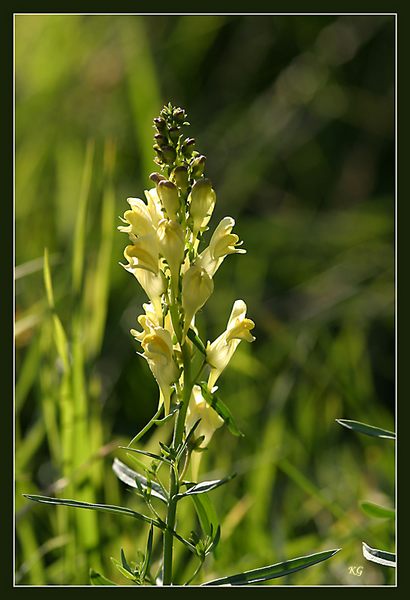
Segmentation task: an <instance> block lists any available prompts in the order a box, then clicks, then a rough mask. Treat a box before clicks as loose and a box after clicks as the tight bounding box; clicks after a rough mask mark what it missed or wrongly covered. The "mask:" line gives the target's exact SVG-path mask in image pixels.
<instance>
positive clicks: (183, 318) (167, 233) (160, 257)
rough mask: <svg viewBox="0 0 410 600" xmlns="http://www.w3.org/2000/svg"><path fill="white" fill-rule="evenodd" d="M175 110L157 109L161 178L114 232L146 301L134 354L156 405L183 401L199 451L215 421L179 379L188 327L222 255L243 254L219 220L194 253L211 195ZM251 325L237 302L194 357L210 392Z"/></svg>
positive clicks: (188, 352)
mask: <svg viewBox="0 0 410 600" xmlns="http://www.w3.org/2000/svg"><path fill="white" fill-rule="evenodd" d="M175 110H176V112H175ZM175 110H174V112H175V115H174V112H172V110H171V108H166V109H164V111H165V112H164V111H162V112H161V115H162V114H163V113H164V115H165V116H163V117H161V118H158V119H156V120H155V121H154V125H155V127H156V128H157V130H158V131H157V134H156V135H155V140H156V142H155V145H154V149H155V152H156V153H157V157H156V159H155V162H156V163H157V164H158V165H159V166H160V168H161V173H152V174H151V175H150V179H151V181H153V182H154V184H155V187H152V188H151V189H149V190H146V191H145V201H144V200H141V199H140V198H128V204H129V205H130V208H129V209H128V210H126V211H125V213H124V215H123V218H122V219H121V220H122V222H123V223H122V225H120V226H119V227H118V229H119V230H120V231H121V232H123V233H126V234H127V235H128V237H129V240H130V242H129V244H128V245H127V246H126V248H125V250H124V257H125V259H126V261H127V262H126V264H123V265H122V266H123V267H124V268H125V269H126V270H127V271H129V272H130V273H132V274H133V275H134V277H135V278H136V279H137V281H138V282H139V283H140V285H141V287H142V288H143V290H144V291H145V293H146V294H147V296H148V298H149V300H150V302H149V303H147V304H144V309H145V314H143V315H140V316H139V317H138V322H139V324H140V326H141V327H142V330H141V331H136V330H134V329H133V330H131V333H132V335H133V336H134V338H135V339H136V340H137V341H138V342H139V343H140V344H141V348H142V353H141V355H142V356H143V357H144V358H145V360H147V362H148V365H149V367H150V369H151V371H152V373H153V375H154V377H155V379H156V381H157V384H158V387H159V392H160V397H159V403H160V405H161V404H162V403H163V404H164V408H165V413H166V414H168V413H169V412H170V401H171V397H174V396H173V392H175V398H176V402H177V403H180V405H181V403H182V402H183V398H185V403H186V404H187V406H185V412H184V415H185V416H186V418H187V421H186V423H185V431H188V429H187V426H188V425H189V423H190V422H191V420H192V419H193V418H196V420H197V419H198V418H200V419H201V423H200V426H199V431H201V432H202V433H201V435H203V436H204V444H205V445H206V444H207V443H208V442H209V440H210V438H211V436H212V434H213V432H214V430H215V429H216V428H217V427H219V426H220V425H221V424H222V421H221V418H220V417H219V416H218V414H217V413H216V412H215V411H214V409H213V408H212V407H210V406H209V405H208V404H207V402H206V400H205V399H204V398H203V397H202V394H201V389H200V387H199V386H198V385H197V384H198V383H199V382H198V381H195V380H194V381H189V382H187V380H186V373H184V369H185V366H186V361H187V360H189V361H193V360H194V359H195V356H194V355H195V354H196V353H198V352H199V350H198V349H197V348H196V347H195V346H194V345H193V344H192V343H191V340H190V339H188V337H189V336H188V332H189V329H190V328H192V329H193V330H194V335H195V336H197V337H198V333H197V330H196V328H195V317H196V314H197V313H198V311H199V310H200V309H201V308H202V307H203V306H204V305H205V304H206V302H207V300H208V299H209V297H210V296H211V294H212V292H213V289H214V281H213V278H214V276H215V273H216V272H217V270H218V268H219V267H220V266H221V264H222V262H223V261H224V259H225V258H226V256H228V255H229V254H243V253H245V250H243V249H242V248H240V246H241V244H242V242H240V241H239V237H238V236H237V235H236V234H235V233H233V232H232V230H233V227H234V225H235V221H234V219H233V218H232V217H224V218H223V219H222V220H221V222H220V223H219V225H218V226H217V227H216V228H215V230H214V232H213V233H212V235H211V238H210V241H209V244H208V246H207V247H205V248H204V249H202V250H201V249H200V245H201V242H202V241H203V235H204V233H205V231H207V229H208V223H209V221H210V219H211V217H212V213H213V210H214V207H215V202H216V194H215V191H214V189H213V188H212V184H211V182H210V180H209V179H207V178H205V177H204V168H205V160H206V159H205V157H204V156H202V155H201V154H199V153H198V152H196V151H195V140H193V138H187V139H185V140H183V136H180V135H179V133H178V135H177V134H176V132H179V131H180V129H181V123H182V121H181V123H180V122H179V121H178V115H179V112H178V110H179V109H175ZM170 111H171V112H170ZM182 124H184V123H182ZM253 327H254V323H253V321H251V320H250V319H248V318H246V305H245V303H244V302H243V301H242V300H237V301H236V302H235V304H234V307H233V310H232V313H231V316H230V319H229V321H228V326H227V330H226V331H225V332H224V333H223V334H221V335H220V336H219V337H218V338H217V339H216V340H215V341H214V342H212V343H210V342H208V345H207V347H206V355H205V357H204V355H203V354H201V355H200V356H201V360H202V362H203V367H202V368H207V369H208V370H209V371H210V372H209V380H208V386H209V389H212V387H213V385H214V383H215V382H216V380H217V379H218V377H219V376H220V374H221V373H222V371H223V369H224V368H225V367H226V366H227V364H228V362H229V360H230V359H231V357H232V355H233V353H234V352H235V350H236V348H237V346H238V344H239V342H240V340H241V339H246V340H247V341H253V339H254V338H253V336H252V335H251V334H250V330H251V329H253ZM199 341H200V338H199ZM200 342H201V341H200ZM201 343H202V342H201ZM202 344H203V343H202ZM204 349H205V346H204V345H203V349H202V351H204ZM184 361H185V362H184ZM198 376H199V375H198ZM187 385H188V386H189V387H188V391H187V393H185V388H186V387H187ZM186 398H188V401H187V400H186Z"/></svg>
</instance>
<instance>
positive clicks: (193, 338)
mask: <svg viewBox="0 0 410 600" xmlns="http://www.w3.org/2000/svg"><path fill="white" fill-rule="evenodd" d="M187 336H188V337H189V339H190V340H191V342H192V343H193V344H195V346H196V347H197V348H198V350H199V351H200V352H202V354H203V355H204V356H206V348H205V345H204V343H203V341H202V340H201V338H200V337H199V336H198V335H197V334H196V333H195V331H194V330H193V329H188V333H187Z"/></svg>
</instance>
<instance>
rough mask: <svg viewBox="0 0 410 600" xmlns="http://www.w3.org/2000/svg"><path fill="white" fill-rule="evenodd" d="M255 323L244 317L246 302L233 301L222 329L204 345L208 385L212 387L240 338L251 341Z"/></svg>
mask: <svg viewBox="0 0 410 600" xmlns="http://www.w3.org/2000/svg"><path fill="white" fill-rule="evenodd" d="M254 327H255V323H254V322H253V321H252V320H251V319H248V318H247V317H246V304H245V302H244V301H243V300H236V301H235V302H234V305H233V308H232V312H231V315H230V317H229V320H228V325H227V327H226V331H224V332H223V333H222V334H221V335H220V336H219V337H218V338H217V339H216V340H215V341H214V342H212V344H211V343H210V342H208V344H207V347H206V360H207V362H208V364H209V365H210V366H211V372H210V374H209V380H208V387H209V389H212V388H213V386H214V385H215V382H216V381H217V379H218V377H219V376H220V374H221V373H222V371H223V370H224V369H225V367H226V366H227V364H228V363H229V361H230V360H231V358H232V356H233V354H234V352H235V350H236V348H237V347H238V345H239V342H240V341H241V340H246V341H247V342H253V341H254V340H255V338H254V337H253V335H252V334H251V333H250V332H251V330H252V329H253V328H254Z"/></svg>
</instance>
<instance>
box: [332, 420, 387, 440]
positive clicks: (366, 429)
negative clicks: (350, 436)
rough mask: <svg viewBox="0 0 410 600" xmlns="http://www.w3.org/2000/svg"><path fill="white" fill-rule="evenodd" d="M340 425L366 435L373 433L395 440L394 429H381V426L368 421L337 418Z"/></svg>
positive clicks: (376, 435) (372, 434) (375, 435)
mask: <svg viewBox="0 0 410 600" xmlns="http://www.w3.org/2000/svg"><path fill="white" fill-rule="evenodd" d="M336 421H337V422H338V423H340V425H343V427H347V428H348V429H351V430H352V431H357V432H358V433H364V434H365V435H371V436H372V437H378V438H384V439H388V440H395V439H396V434H395V433H394V432H393V431H388V430H387V429H380V427H374V426H373V425H368V424H367V423H360V421H350V420H348V419H336Z"/></svg>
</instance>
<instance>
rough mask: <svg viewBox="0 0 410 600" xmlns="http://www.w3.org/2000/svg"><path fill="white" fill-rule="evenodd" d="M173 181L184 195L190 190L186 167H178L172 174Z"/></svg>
mask: <svg viewBox="0 0 410 600" xmlns="http://www.w3.org/2000/svg"><path fill="white" fill-rule="evenodd" d="M171 179H172V180H173V181H174V182H175V185H177V186H178V187H179V189H180V190H181V192H182V193H185V192H186V191H187V189H188V185H189V181H188V170H187V168H186V167H176V168H175V169H174V170H173V171H172V173H171Z"/></svg>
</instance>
